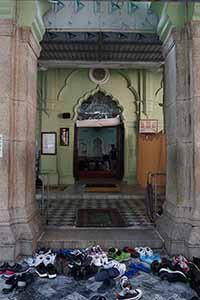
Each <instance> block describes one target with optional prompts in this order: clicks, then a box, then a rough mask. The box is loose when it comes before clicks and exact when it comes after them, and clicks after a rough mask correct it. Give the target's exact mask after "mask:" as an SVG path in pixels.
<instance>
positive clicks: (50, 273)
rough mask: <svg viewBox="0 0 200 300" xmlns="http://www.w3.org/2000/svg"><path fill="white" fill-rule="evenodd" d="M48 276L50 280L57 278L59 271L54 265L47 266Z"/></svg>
mask: <svg viewBox="0 0 200 300" xmlns="http://www.w3.org/2000/svg"><path fill="white" fill-rule="evenodd" d="M46 271H47V275H48V277H49V278H50V279H53V278H56V276H57V270H56V268H55V266H54V265H53V264H51V263H50V264H48V265H47V266H46Z"/></svg>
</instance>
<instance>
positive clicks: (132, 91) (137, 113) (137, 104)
mask: <svg viewBox="0 0 200 300" xmlns="http://www.w3.org/2000/svg"><path fill="white" fill-rule="evenodd" d="M118 73H119V74H120V75H121V76H122V77H123V78H124V79H125V80H126V82H127V88H128V89H129V90H130V91H131V93H132V94H133V96H134V98H135V101H134V104H135V113H136V115H137V116H139V115H140V102H141V100H140V96H139V94H138V92H137V91H136V89H135V88H134V87H133V86H132V84H131V80H130V78H129V77H128V76H127V75H126V74H124V73H123V72H122V71H119V70H118Z"/></svg>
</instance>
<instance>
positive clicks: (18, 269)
mask: <svg viewBox="0 0 200 300" xmlns="http://www.w3.org/2000/svg"><path fill="white" fill-rule="evenodd" d="M22 272H23V268H22V266H21V265H20V264H14V265H9V264H8V265H7V268H6V271H5V273H4V276H5V277H6V278H8V277H10V276H13V275H14V274H20V273H22Z"/></svg>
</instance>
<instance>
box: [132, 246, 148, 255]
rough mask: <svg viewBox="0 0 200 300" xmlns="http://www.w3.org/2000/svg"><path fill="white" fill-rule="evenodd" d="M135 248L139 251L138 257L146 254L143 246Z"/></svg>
mask: <svg viewBox="0 0 200 300" xmlns="http://www.w3.org/2000/svg"><path fill="white" fill-rule="evenodd" d="M135 250H136V251H137V252H138V253H139V255H140V257H141V256H145V255H146V251H145V248H144V247H139V248H135Z"/></svg>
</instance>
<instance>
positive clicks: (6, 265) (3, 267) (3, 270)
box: [0, 263, 8, 276]
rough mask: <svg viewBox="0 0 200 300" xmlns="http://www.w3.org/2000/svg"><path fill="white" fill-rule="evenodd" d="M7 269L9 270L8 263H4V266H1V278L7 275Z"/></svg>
mask: <svg viewBox="0 0 200 300" xmlns="http://www.w3.org/2000/svg"><path fill="white" fill-rule="evenodd" d="M7 268H8V263H3V264H2V265H0V276H2V275H4V274H5V273H6V270H7Z"/></svg>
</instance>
